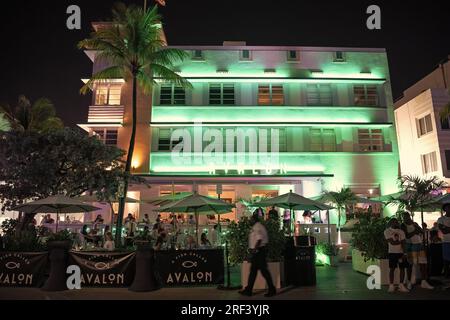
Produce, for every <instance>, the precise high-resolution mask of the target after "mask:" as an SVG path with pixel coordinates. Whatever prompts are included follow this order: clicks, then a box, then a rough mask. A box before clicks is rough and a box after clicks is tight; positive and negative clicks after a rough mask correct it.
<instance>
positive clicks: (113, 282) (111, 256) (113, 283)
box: [69, 251, 136, 287]
mask: <svg viewBox="0 0 450 320" xmlns="http://www.w3.org/2000/svg"><path fill="white" fill-rule="evenodd" d="M135 256H136V254H135V253H134V252H125V253H123V252H117V253H116V252H75V251H71V252H70V254H69V265H71V264H75V265H78V266H79V267H80V269H81V287H83V286H85V287H128V286H130V285H131V283H132V282H133V279H134V273H135Z"/></svg>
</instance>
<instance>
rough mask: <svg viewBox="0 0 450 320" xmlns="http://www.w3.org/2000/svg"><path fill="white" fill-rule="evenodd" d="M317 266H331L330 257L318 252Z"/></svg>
mask: <svg viewBox="0 0 450 320" xmlns="http://www.w3.org/2000/svg"><path fill="white" fill-rule="evenodd" d="M316 264H318V265H327V266H329V265H331V262H330V257H329V256H327V255H326V254H324V253H321V252H317V251H316Z"/></svg>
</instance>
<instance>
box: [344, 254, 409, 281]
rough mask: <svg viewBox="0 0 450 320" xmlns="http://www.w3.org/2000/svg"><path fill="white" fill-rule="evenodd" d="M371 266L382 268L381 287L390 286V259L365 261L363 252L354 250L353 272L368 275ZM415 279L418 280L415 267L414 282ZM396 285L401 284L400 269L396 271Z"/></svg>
mask: <svg viewBox="0 0 450 320" xmlns="http://www.w3.org/2000/svg"><path fill="white" fill-rule="evenodd" d="M371 265H376V266H378V267H379V268H380V271H381V285H388V284H389V260H388V259H373V260H368V261H364V258H363V256H362V254H361V251H359V250H357V249H353V250H352V266H353V270H355V271H357V272H361V273H364V274H367V275H368V273H367V268H368V267H369V266H371ZM415 278H416V270H415V267H413V272H412V280H413V281H415ZM394 283H396V284H398V283H400V269H399V268H397V269H396V270H395V275H394Z"/></svg>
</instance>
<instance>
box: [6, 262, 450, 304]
mask: <svg viewBox="0 0 450 320" xmlns="http://www.w3.org/2000/svg"><path fill="white" fill-rule="evenodd" d="M366 279H367V277H366V276H365V275H362V274H359V273H357V272H355V271H353V270H352V268H351V264H350V263H345V264H344V263H341V264H339V266H338V267H317V286H315V287H301V288H293V287H288V288H284V289H281V290H280V291H279V294H278V295H277V296H275V297H273V298H265V297H264V295H263V294H264V292H262V291H261V292H257V293H256V294H255V295H253V296H252V297H242V296H240V295H239V294H238V293H237V291H222V290H217V289H216V288H215V287H194V288H192V287H191V288H164V289H161V290H157V291H153V292H144V293H137V292H131V291H129V290H128V289H123V288H82V289H81V290H70V291H69V290H68V291H62V292H44V291H41V290H40V289H37V288H5V287H2V288H0V299H14V300H16V299H42V300H78V299H87V300H96V299H106V300H127V299H132V300H141V299H142V300H184V299H189V300H235V299H242V300H249V299H282V300H309V299H331V300H342V299H344V300H350V299H355V300H357V299H364V300H367V299H368V300H379V299H433V300H436V299H449V300H450V290H444V289H443V288H442V287H440V288H435V289H434V290H425V289H421V288H420V287H416V288H414V289H413V290H412V291H411V292H410V293H400V292H395V293H393V294H391V293H387V292H386V290H387V288H386V287H382V289H381V290H368V289H367V287H366Z"/></svg>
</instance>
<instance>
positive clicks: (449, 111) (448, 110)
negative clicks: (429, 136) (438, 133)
mask: <svg viewBox="0 0 450 320" xmlns="http://www.w3.org/2000/svg"><path fill="white" fill-rule="evenodd" d="M449 117H450V102H449V103H447V104H446V105H445V106H444V107H443V108H442V109H441V111H439V118H441V122H445V121H448V118H449Z"/></svg>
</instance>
